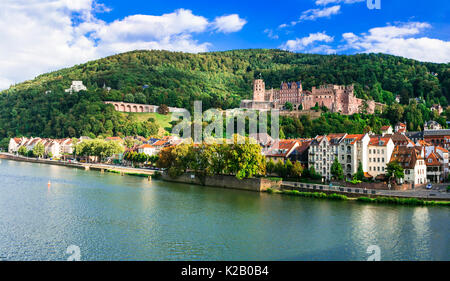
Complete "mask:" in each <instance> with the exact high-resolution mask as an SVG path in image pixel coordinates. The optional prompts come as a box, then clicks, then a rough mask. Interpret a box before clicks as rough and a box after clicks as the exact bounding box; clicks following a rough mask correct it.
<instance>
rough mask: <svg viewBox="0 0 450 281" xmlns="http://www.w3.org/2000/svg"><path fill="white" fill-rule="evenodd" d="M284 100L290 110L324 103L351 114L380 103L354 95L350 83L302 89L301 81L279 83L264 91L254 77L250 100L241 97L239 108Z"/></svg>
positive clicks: (273, 104)
mask: <svg viewBox="0 0 450 281" xmlns="http://www.w3.org/2000/svg"><path fill="white" fill-rule="evenodd" d="M286 102H289V103H291V104H293V107H294V109H304V110H307V109H311V108H312V107H315V106H316V105H317V106H325V107H327V108H328V109H329V110H330V111H331V112H340V113H342V114H354V113H358V112H364V111H365V112H367V113H370V114H371V113H374V112H375V109H376V107H378V108H380V110H381V109H382V106H383V105H382V104H380V103H376V102H374V101H372V100H363V99H359V98H357V97H355V95H354V87H353V85H348V86H340V85H331V84H329V85H321V86H319V87H312V90H311V91H304V90H303V86H302V83H301V81H298V82H290V83H287V82H283V83H281V86H280V88H279V89H273V88H272V89H270V90H266V86H265V82H264V80H262V79H256V80H255V81H254V82H253V99H252V100H243V101H242V102H241V108H251V109H260V110H270V109H272V108H278V109H279V108H282V107H283V106H284V105H285V104H286Z"/></svg>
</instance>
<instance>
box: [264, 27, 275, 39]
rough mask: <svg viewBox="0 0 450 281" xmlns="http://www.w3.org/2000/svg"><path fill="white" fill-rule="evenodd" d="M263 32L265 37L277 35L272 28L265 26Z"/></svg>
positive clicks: (273, 37)
mask: <svg viewBox="0 0 450 281" xmlns="http://www.w3.org/2000/svg"><path fill="white" fill-rule="evenodd" d="M264 33H266V34H267V37H269V38H270V39H278V35H277V34H275V33H274V32H273V30H272V29H269V28H267V29H265V30H264Z"/></svg>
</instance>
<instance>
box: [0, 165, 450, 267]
mask: <svg viewBox="0 0 450 281" xmlns="http://www.w3.org/2000/svg"><path fill="white" fill-rule="evenodd" d="M0 171H2V177H0V194H1V196H0V252H1V253H2V257H4V256H6V259H12V260H27V259H43V260H65V259H66V255H65V250H66V248H67V246H69V245H72V244H73V245H78V246H79V247H80V249H81V250H82V256H83V258H84V259H88V260H195V259H202V260H218V259H219V260H220V259H226V260H366V259H367V254H366V249H367V247H368V246H369V245H372V244H376V245H379V247H380V248H381V249H382V260H408V259H441V260H442V259H444V260H445V259H450V256H449V252H450V251H448V234H449V230H448V225H449V224H448V223H449V217H448V209H447V208H412V207H400V206H382V205H380V206H377V205H367V204H360V203H348V202H345V203H343V202H334V201H326V200H314V199H305V198H298V197H288V196H279V195H269V194H258V193H253V192H244V191H236V190H227V189H220V188H209V187H200V186H192V185H182V184H174V183H167V182H161V181H156V180H153V181H151V182H148V181H147V179H146V178H139V177H130V176H120V175H116V174H108V173H105V174H100V173H99V172H96V171H84V170H78V169H70V168H65V167H59V166H47V165H37V164H31V163H21V162H13V161H3V162H2V163H1V164H0ZM48 180H51V182H52V185H51V188H50V189H49V190H48V189H47V183H48Z"/></svg>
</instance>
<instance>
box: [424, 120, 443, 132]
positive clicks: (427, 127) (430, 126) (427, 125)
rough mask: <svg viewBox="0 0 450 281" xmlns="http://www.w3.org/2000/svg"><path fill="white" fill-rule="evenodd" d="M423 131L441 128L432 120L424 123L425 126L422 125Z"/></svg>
mask: <svg viewBox="0 0 450 281" xmlns="http://www.w3.org/2000/svg"><path fill="white" fill-rule="evenodd" d="M423 130H424V131H428V130H442V126H441V124H439V123H438V122H436V121H434V120H430V121H428V122H425V124H424V125H423Z"/></svg>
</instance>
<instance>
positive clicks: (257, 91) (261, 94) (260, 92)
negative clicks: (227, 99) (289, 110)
mask: <svg viewBox="0 0 450 281" xmlns="http://www.w3.org/2000/svg"><path fill="white" fill-rule="evenodd" d="M265 94H266V84H265V83H264V80H262V79H256V80H255V81H254V82H253V100H254V101H265Z"/></svg>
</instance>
